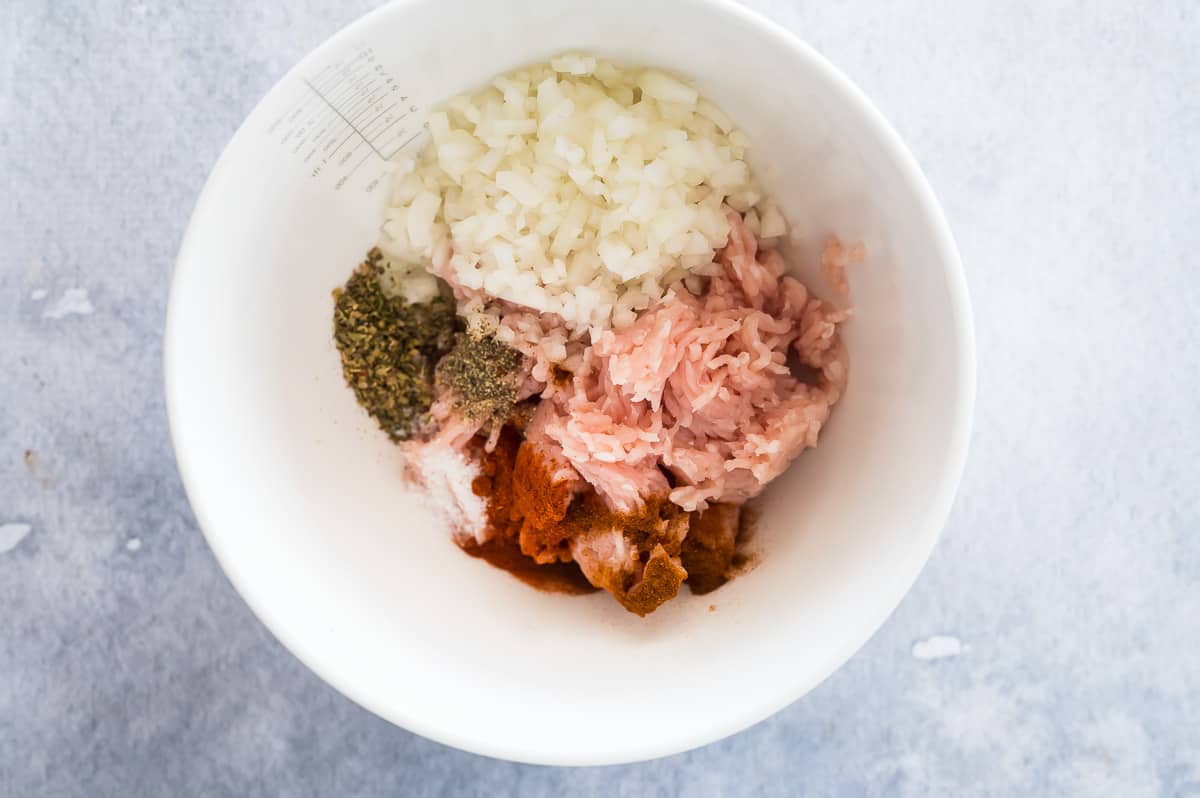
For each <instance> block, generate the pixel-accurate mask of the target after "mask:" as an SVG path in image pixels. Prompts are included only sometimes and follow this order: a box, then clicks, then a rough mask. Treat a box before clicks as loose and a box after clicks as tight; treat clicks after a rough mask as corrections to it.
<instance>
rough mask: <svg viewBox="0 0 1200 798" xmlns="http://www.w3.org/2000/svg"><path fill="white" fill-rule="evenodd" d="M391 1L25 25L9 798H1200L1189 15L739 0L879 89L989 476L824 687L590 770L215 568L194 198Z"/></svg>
mask: <svg viewBox="0 0 1200 798" xmlns="http://www.w3.org/2000/svg"><path fill="white" fill-rule="evenodd" d="M371 5H372V3H370V2H368V1H367V0H340V1H339V2H332V1H331V0H300V2H292V3H286V4H284V3H280V4H275V3H271V4H243V3H221V4H209V3H197V4H173V3H116V2H109V1H107V0H106V1H104V2H96V3H90V2H79V1H78V0H68V1H64V2H57V3H45V2H37V1H36V0H9V2H7V3H5V4H4V8H3V9H2V10H0V167H2V168H0V174H3V175H4V176H5V179H6V182H7V186H6V190H5V191H3V192H0V242H2V243H0V795H4V796H60V795H61V796H68V795H69V796H151V795H154V796H158V795H221V796H224V795H228V796H251V795H274V796H300V795H337V796H368V795H370V796H375V795H415V796H424V795H451V794H455V795H457V794H478V795H499V794H521V795H534V796H536V795H559V794H563V793H564V792H566V791H568V790H572V791H574V790H578V791H579V792H581V793H584V794H598V795H599V794H602V795H630V796H634V795H636V796H645V795H675V794H684V793H686V794H713V795H715V794H725V795H734V794H796V793H800V792H803V793H809V794H813V795H845V796H857V795H899V796H922V795H929V794H945V795H1088V796H1095V795H1112V796H1150V795H1172V796H1184V795H1193V796H1200V429H1198V422H1200V399H1198V398H1197V395H1198V394H1200V313H1198V312H1197V308H1198V307H1200V270H1198V269H1197V267H1196V264H1195V253H1196V252H1200V224H1198V223H1197V222H1198V219H1200V89H1198V87H1200V48H1198V47H1197V46H1196V42H1197V41H1200V18H1198V16H1197V7H1196V4H1195V3H1192V2H1187V1H1186V0H1183V1H1176V2H1168V1H1167V0H1162V1H1161V2H1119V1H1118V0H1103V1H1102V2H1090V3H1084V2H1067V1H1066V0H1059V1H1058V2H1050V3H1041V2H1024V1H1022V2H1012V3H987V2H976V1H969V2H958V3H951V2H938V3H928V2H917V0H900V1H899V2H889V3H883V4H881V3H873V2H871V3H869V2H855V3H800V2H795V3H789V2H784V0H773V1H767V0H763V1H762V2H756V3H753V4H752V5H755V6H757V7H760V8H761V9H762V10H764V11H765V12H767V13H768V14H770V15H771V16H773V17H774V18H775V19H777V20H779V21H780V22H782V23H783V24H785V25H787V26H789V27H791V28H792V29H793V30H796V31H797V32H799V33H800V34H801V35H803V36H805V37H806V38H807V39H808V40H809V41H811V42H812V43H813V44H815V45H816V46H817V47H818V49H820V50H822V51H823V52H824V53H825V54H826V55H828V56H829V57H830V58H831V59H832V60H833V61H834V62H835V63H837V64H838V65H839V66H840V67H842V68H843V69H844V70H845V71H846V72H847V73H848V74H849V75H850V76H851V77H852V78H853V79H854V80H856V81H857V82H858V83H859V84H860V85H861V86H862V87H863V88H864V89H866V91H867V92H868V94H870V95H871V96H872V97H873V98H874V99H875V100H876V102H877V103H878V104H879V105H880V106H881V107H882V109H883V110H884V111H885V113H887V114H888V115H889V116H890V117H891V119H892V120H893V122H894V124H895V125H896V127H897V128H898V129H899V131H900V132H901V134H902V135H903V136H904V137H905V138H906V139H907V141H908V142H909V144H910V146H911V147H912V148H913V150H914V152H915V153H916V155H917V157H918V159H919V160H920V161H921V163H922V164H923V165H924V166H925V168H926V170H927V172H928V174H929V176H930V178H931V180H932V182H933V184H934V187H935V189H936V190H937V191H938V192H939V194H940V196H941V198H942V200H943V203H944V204H945V207H946V210H947V213H948V215H949V216H950V219H951V221H952V223H953V224H954V227H955V230H956V233H957V236H958V240H959V243H960V246H961V249H962V254H963V259H964V261H965V263H966V265H967V270H968V278H969V280H970V283H971V288H972V292H973V298H974V303H975V308H976V314H977V318H976V320H977V325H978V336H979V356H980V370H979V373H980V380H979V405H978V416H977V424H976V430H975V435H974V440H973V448H972V453H971V459H970V462H969V464H968V467H967V472H966V476H965V480H964V483H963V487H962V491H961V493H960V496H959V500H958V503H957V505H956V508H955V511H954V513H953V516H952V517H951V520H950V523H949V527H948V530H947V534H946V536H945V539H944V541H943V543H942V545H941V546H940V548H939V549H938V550H937V552H936V553H935V555H934V557H933V559H932V561H931V562H930V564H929V567H928V568H927V570H926V571H925V573H924V575H923V577H922V578H921V580H920V581H919V583H918V584H917V586H916V588H915V589H914V590H913V592H912V594H911V595H910V596H909V597H908V598H907V599H906V600H905V602H904V603H903V604H902V605H901V607H900V609H899V610H898V611H897V612H896V614H895V615H894V616H893V618H892V619H891V620H890V621H889V622H888V623H887V625H886V626H885V627H884V628H883V630H882V631H881V632H880V633H879V634H878V635H876V636H875V638H874V639H873V640H872V641H871V642H870V643H869V644H868V645H867V646H866V647H865V649H864V650H863V651H862V652H861V653H860V654H859V655H858V656H857V657H855V658H854V659H853V660H852V661H851V662H850V663H849V664H848V665H846V666H845V667H844V668H843V669H842V670H840V671H839V672H838V673H837V674H835V675H834V676H833V677H832V678H831V679H829V681H828V682H826V683H825V684H824V685H822V686H821V687H820V688H818V689H817V690H816V691H814V692H813V693H812V694H811V695H810V696H808V697H807V698H805V699H804V700H802V701H801V702H799V703H797V704H795V705H793V706H792V707H790V708H788V709H786V710H785V711H783V712H781V713H779V714H778V715H776V716H775V717H773V718H771V719H770V720H768V721H766V722H764V723H762V724H760V725H758V726H756V727H754V728H752V729H750V730H749V731H747V732H745V733H743V734H740V735H738V736H736V737H733V738H731V739H728V740H725V741H723V742H721V743H717V744H714V745H711V746H709V747H707V748H704V749H701V750H698V751H694V752H691V753H688V754H683V755H680V756H676V757H672V758H668V759H665V760H661V761H657V762H651V763H646V764H642V765H636V766H628V767H616V768H597V769H583V770H556V769H549V768H537V767H526V766H518V765H512V764H508V763H502V762H496V761H491V760H487V759H483V758H479V757H475V756H471V755H468V754H463V753H460V752H457V751H453V750H450V749H447V748H443V747H441V746H439V745H437V744H434V743H430V742H427V741H425V740H423V739H420V738H418V737H415V736H413V735H411V734H409V733H407V732H404V731H402V730H400V729H397V728H394V727H392V726H390V725H388V724H387V723H386V722H384V721H382V720H379V719H377V718H375V717H373V716H372V715H370V714H369V713H367V712H366V711H364V710H362V709H360V708H358V707H356V706H355V705H353V704H351V703H350V702H349V701H347V700H346V699H344V698H342V697H341V696H340V695H338V694H337V693H335V692H334V691H333V690H332V689H330V688H329V687H327V686H325V685H324V684H323V683H321V682H320V681H319V680H318V679H317V678H316V677H315V676H313V675H312V674H311V673H309V672H308V671H307V670H306V669H305V668H304V667H303V666H302V665H300V663H299V662H297V661H296V660H295V659H293V658H292V657H291V656H290V655H289V654H288V653H287V652H286V651H285V650H283V649H282V648H281V647H280V645H279V644H278V643H276V642H275V641H274V639H273V638H272V637H271V636H270V634H269V633H267V631H266V630H265V629H264V628H263V627H262V626H261V625H260V624H259V623H258V621H257V620H255V618H254V617H253V616H252V615H251V614H250V612H249V610H247V609H246V607H245V606H244V605H243V604H242V603H241V601H240V600H239V598H238V597H237V595H236V594H235V593H234V592H233V590H232V588H231V587H230V586H229V584H228V582H227V581H226V580H225V578H224V576H222V574H221V572H220V571H219V569H218V568H217V566H216V563H215V562H214V560H213V558H212V555H211V554H210V553H209V550H208V548H207V547H206V545H205V543H204V541H203V538H202V537H201V535H200V533H199V531H198V530H197V528H196V524H195V520H194V519H193V517H192V514H191V511H190V510H189V508H188V505H187V502H186V500H185V498H184V495H183V491H182V488H181V486H180V482H179V478H178V476H177V473H176V470H175V466H174V462H173V460H172V454H171V449H170V444H169V441H168V438H167V428H166V420H165V417H164V412H163V399H162V392H161V388H160V383H161V367H160V355H161V352H160V334H161V329H162V324H163V315H164V306H165V300H166V295H167V287H168V280H169V277H170V273H171V264H172V260H173V258H174V255H175V251H176V247H177V245H178V243H179V239H180V236H181V234H182V231H183V228H184V225H185V223H186V221H187V217H188V213H189V211H190V208H191V205H192V203H193V201H194V200H195V198H196V195H197V193H198V192H199V190H200V186H201V184H202V182H203V180H204V177H205V174H206V172H207V170H208V168H209V167H210V166H211V164H212V163H213V162H214V160H215V159H216V157H217V155H218V153H219V152H220V149H221V147H222V146H223V145H224V143H225V141H226V140H227V139H228V137H229V136H230V134H231V133H232V132H233V130H234V128H235V127H236V125H237V124H238V123H239V121H240V120H241V119H242V118H243V116H244V115H245V114H246V113H247V112H248V111H249V109H250V108H251V107H252V105H253V103H254V102H255V101H256V100H257V99H258V97H260V96H261V95H262V94H263V93H264V92H265V91H266V90H267V88H268V87H269V86H270V85H271V84H272V83H273V82H274V81H275V80H276V79H277V78H278V77H279V76H280V75H282V74H283V72H284V71H285V69H286V68H287V67H289V66H290V65H291V64H292V63H294V62H295V61H296V60H297V59H298V58H299V57H300V56H301V55H303V54H304V53H305V52H306V51H307V50H309V49H310V48H311V47H313V46H314V45H316V44H317V43H319V42H320V41H321V40H322V39H323V38H325V37H326V36H328V35H329V34H331V33H332V32H333V31H334V30H336V29H337V28H338V27H340V26H341V25H342V24H344V23H346V22H348V21H350V20H351V19H353V18H354V17H355V16H357V15H358V14H359V13H360V12H362V11H365V10H366V9H367V8H368V7H369V6H371ZM43 292H45V295H44V296H43ZM935 636H941V637H942V638H947V639H933V640H930V639H929V638H931V637H935ZM938 654H944V655H947V656H943V657H941V658H937V657H936V656H935V655H938Z"/></svg>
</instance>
